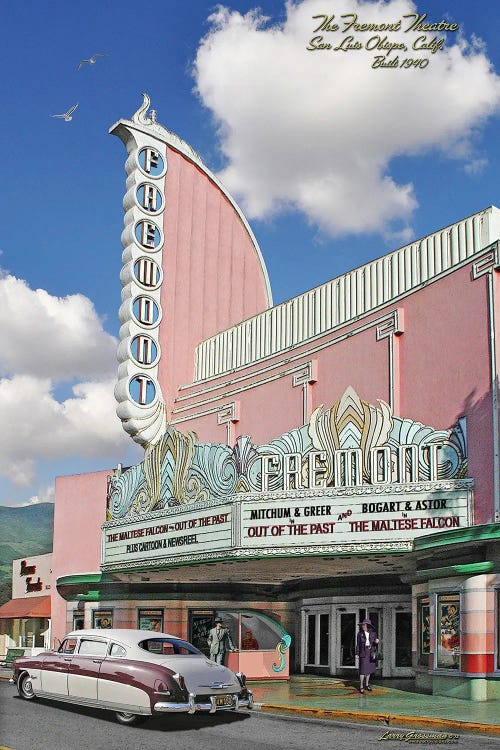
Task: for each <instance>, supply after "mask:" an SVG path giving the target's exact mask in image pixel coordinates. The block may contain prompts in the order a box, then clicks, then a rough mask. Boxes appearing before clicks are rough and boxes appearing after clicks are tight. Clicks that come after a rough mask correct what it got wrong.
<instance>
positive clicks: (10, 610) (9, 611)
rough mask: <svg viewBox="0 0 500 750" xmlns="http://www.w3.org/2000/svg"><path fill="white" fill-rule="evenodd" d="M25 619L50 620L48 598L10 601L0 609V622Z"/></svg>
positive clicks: (34, 597) (37, 597) (35, 597)
mask: <svg viewBox="0 0 500 750" xmlns="http://www.w3.org/2000/svg"><path fill="white" fill-rule="evenodd" d="M27 617H45V618H47V619H48V618H50V596H33V597H29V598H28V597H27V598H26V599H11V600H10V601H9V602H6V603H5V604H2V606H1V607H0V620H7V619H8V620H12V619H16V618H27Z"/></svg>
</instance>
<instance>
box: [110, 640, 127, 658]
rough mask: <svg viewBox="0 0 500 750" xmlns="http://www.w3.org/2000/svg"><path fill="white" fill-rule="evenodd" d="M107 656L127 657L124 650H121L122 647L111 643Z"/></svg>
mask: <svg viewBox="0 0 500 750" xmlns="http://www.w3.org/2000/svg"><path fill="white" fill-rule="evenodd" d="M109 655H110V656H127V651H126V649H124V648H123V646H120V644H119V643H112V644H111V647H110V649H109Z"/></svg>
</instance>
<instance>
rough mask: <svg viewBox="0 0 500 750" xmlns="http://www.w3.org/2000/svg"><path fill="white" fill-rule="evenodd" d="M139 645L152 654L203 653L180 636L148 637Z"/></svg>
mask: <svg viewBox="0 0 500 750" xmlns="http://www.w3.org/2000/svg"><path fill="white" fill-rule="evenodd" d="M139 647H140V648H143V649H144V651H149V652H150V653H152V654H165V655H168V654H181V655H188V654H198V655H200V654H201V651H198V649H197V648H195V647H194V646H192V645H191V644H190V643H188V642H187V641H183V640H181V639H180V638H146V639H145V640H144V641H141V642H140V643H139Z"/></svg>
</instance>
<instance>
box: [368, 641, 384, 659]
mask: <svg viewBox="0 0 500 750" xmlns="http://www.w3.org/2000/svg"><path fill="white" fill-rule="evenodd" d="M382 658H383V657H382V652H381V651H379V649H378V646H377V645H376V644H375V645H374V646H372V647H371V649H370V661H373V662H375V663H376V662H378V661H382Z"/></svg>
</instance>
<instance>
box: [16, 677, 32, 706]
mask: <svg viewBox="0 0 500 750" xmlns="http://www.w3.org/2000/svg"><path fill="white" fill-rule="evenodd" d="M17 692H18V693H19V695H20V696H21V698H24V700H26V701H32V700H33V698H35V697H36V696H35V693H34V692H33V683H32V682H31V677H30V676H29V674H28V673H27V672H23V673H22V675H21V676H20V677H19V679H18V681H17Z"/></svg>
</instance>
